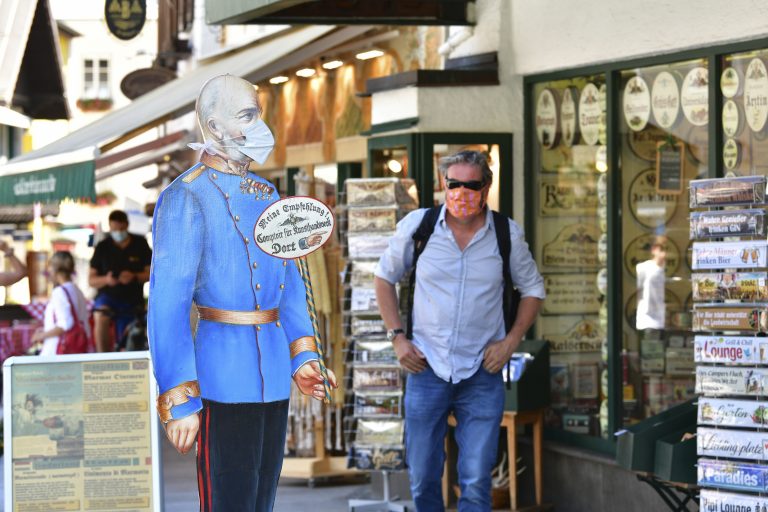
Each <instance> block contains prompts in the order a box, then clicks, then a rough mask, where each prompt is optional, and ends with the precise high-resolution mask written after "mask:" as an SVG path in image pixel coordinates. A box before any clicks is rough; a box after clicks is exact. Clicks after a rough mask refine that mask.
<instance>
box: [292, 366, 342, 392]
mask: <svg viewBox="0 0 768 512" xmlns="http://www.w3.org/2000/svg"><path fill="white" fill-rule="evenodd" d="M326 371H327V372H328V383H329V384H330V385H331V388H332V389H336V388H337V387H339V385H338V383H337V382H336V374H334V373H333V370H331V369H330V368H326ZM293 381H294V382H295V383H296V386H298V388H299V391H301V392H302V393H304V394H305V395H309V396H311V397H312V398H316V399H317V400H322V399H323V398H325V390H324V389H323V375H322V373H320V365H319V364H318V362H317V361H309V362H308V363H305V364H303V365H302V366H301V368H299V369H298V370H297V371H296V373H295V374H294V375H293Z"/></svg>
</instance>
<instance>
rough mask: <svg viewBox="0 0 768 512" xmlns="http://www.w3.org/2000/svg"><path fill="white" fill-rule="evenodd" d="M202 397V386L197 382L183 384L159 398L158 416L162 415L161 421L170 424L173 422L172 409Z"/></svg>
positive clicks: (191, 381)
mask: <svg viewBox="0 0 768 512" xmlns="http://www.w3.org/2000/svg"><path fill="white" fill-rule="evenodd" d="M198 396H200V386H198V384H197V381H196V380H188V381H187V382H182V383H181V384H179V385H178V386H176V387H175V388H171V389H169V390H168V391H166V392H165V393H163V394H162V395H160V396H159V397H157V414H158V415H160V421H162V422H163V423H168V421H170V420H172V419H173V417H172V416H171V409H172V408H173V407H174V406H176V405H181V404H185V403H187V402H189V399H190V398H195V397H198Z"/></svg>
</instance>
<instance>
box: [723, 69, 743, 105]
mask: <svg viewBox="0 0 768 512" xmlns="http://www.w3.org/2000/svg"><path fill="white" fill-rule="evenodd" d="M739 87H741V77H740V76H739V72H738V71H736V69H735V68H725V69H724V70H723V74H722V75H720V92H722V93H723V96H725V97H726V98H733V97H734V96H736V94H738V92H739Z"/></svg>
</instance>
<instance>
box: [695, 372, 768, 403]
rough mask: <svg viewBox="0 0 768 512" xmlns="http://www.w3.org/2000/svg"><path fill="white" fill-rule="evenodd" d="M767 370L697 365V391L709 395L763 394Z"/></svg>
mask: <svg viewBox="0 0 768 512" xmlns="http://www.w3.org/2000/svg"><path fill="white" fill-rule="evenodd" d="M767 372H768V371H767V370H763V369H760V368H740V367H736V366H697V367H696V393H702V394H705V395H708V396H725V395H744V396H758V395H762V394H763V389H764V387H765V386H764V381H765V379H766V377H767V376H768V374H767Z"/></svg>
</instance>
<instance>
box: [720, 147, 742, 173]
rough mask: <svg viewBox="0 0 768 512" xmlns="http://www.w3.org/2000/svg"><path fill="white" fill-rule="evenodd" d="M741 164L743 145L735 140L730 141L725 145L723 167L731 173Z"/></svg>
mask: <svg viewBox="0 0 768 512" xmlns="http://www.w3.org/2000/svg"><path fill="white" fill-rule="evenodd" d="M740 163H741V144H739V143H738V142H737V141H735V140H734V139H728V140H727V141H725V144H723V165H724V166H725V168H726V169H728V170H729V171H732V170H734V169H735V168H737V167H738V166H739V164H740Z"/></svg>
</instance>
